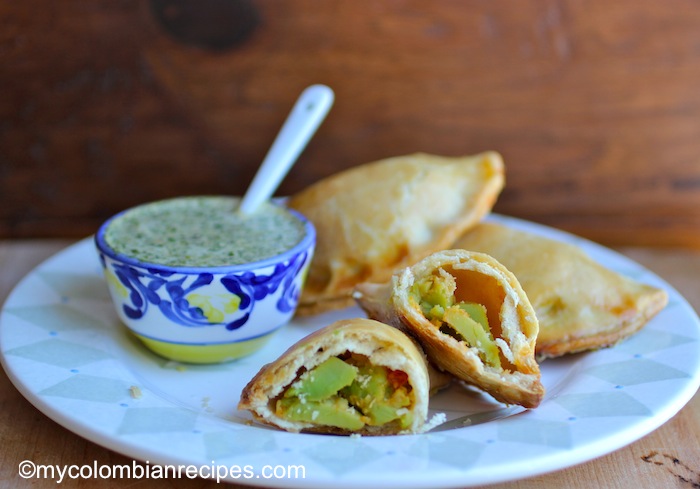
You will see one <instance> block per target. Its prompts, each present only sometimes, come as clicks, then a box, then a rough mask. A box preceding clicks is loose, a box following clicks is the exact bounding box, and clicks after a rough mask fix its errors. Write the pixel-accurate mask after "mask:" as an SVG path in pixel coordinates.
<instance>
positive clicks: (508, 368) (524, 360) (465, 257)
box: [354, 250, 545, 407]
mask: <svg viewBox="0 0 700 489" xmlns="http://www.w3.org/2000/svg"><path fill="white" fill-rule="evenodd" d="M354 297H355V299H356V300H357V302H358V304H360V306H361V307H362V308H363V309H364V310H365V312H366V313H367V315H368V316H369V317H371V318H374V319H377V320H379V321H383V322H386V323H387V324H391V325H393V326H396V327H398V328H399V329H402V330H404V331H406V332H408V333H409V334H411V335H413V336H414V337H415V338H416V340H417V341H418V343H419V344H420V345H421V346H422V347H423V349H424V350H425V352H426V354H427V356H428V359H429V360H430V362H432V363H433V364H435V365H436V366H437V367H439V368H440V369H442V370H444V371H447V372H450V373H451V374H452V375H454V376H455V377H457V378H459V379H461V380H463V381H465V382H467V383H469V384H472V385H474V386H477V387H479V388H480V389H482V390H484V391H485V392H488V393H489V394H491V395H492V396H493V397H494V398H495V399H497V400H499V401H501V402H504V403H506V404H519V405H522V406H525V407H536V406H537V405H539V403H540V402H541V401H542V398H543V396H544V391H545V390H544V387H543V385H542V383H541V378H540V369H539V365H538V364H537V362H536V361H535V357H534V351H535V341H536V338H537V333H538V322H537V317H536V315H535V311H534V309H533V308H532V306H531V305H530V302H529V301H528V298H527V296H526V295H525V292H524V291H523V289H522V288H521V287H520V284H519V283H518V281H517V279H516V278H515V276H514V275H513V274H512V273H510V272H509V271H508V270H507V269H506V268H505V267H504V266H503V265H501V264H500V263H499V262H498V261H496V260H495V259H494V258H492V257H490V256H488V255H485V254H483V253H476V252H470V251H465V250H447V251H441V252H437V253H433V254H432V255H430V256H428V257H426V258H424V259H423V260H421V261H419V262H418V263H416V264H415V265H413V266H412V267H408V268H405V269H404V270H402V271H400V272H398V273H397V274H396V275H394V277H393V278H392V280H391V281H390V282H388V283H385V284H371V283H363V284H359V285H358V286H357V287H356V289H355V294H354Z"/></svg>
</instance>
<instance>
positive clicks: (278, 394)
mask: <svg viewBox="0 0 700 489" xmlns="http://www.w3.org/2000/svg"><path fill="white" fill-rule="evenodd" d="M429 390H430V384H429V376H428V369H427V362H426V360H425V357H424V355H423V353H422V352H421V351H420V349H419V348H418V347H417V346H416V344H415V343H414V342H413V341H412V340H411V339H410V338H409V337H408V336H406V335H405V334H403V333H402V332H401V331H399V330H397V329H396V328H392V327H391V326H387V325H386V324H382V323H379V322H377V321H373V320H370V319H366V318H358V319H348V320H341V321H337V322H335V323H333V324H331V325H329V326H327V327H325V328H323V329H320V330H318V331H316V332H315V333H312V334H311V335H309V336H307V337H306V338H304V339H302V340H300V341H299V342H297V343H296V344H294V345H292V346H291V347H290V348H289V349H288V350H287V351H286V352H285V353H284V354H282V356H280V358H278V359H277V360H275V361H274V362H272V363H270V364H267V365H265V366H264V367H263V368H262V369H261V370H260V372H258V374H257V375H256V376H255V377H254V378H253V379H252V380H251V381H250V382H249V383H248V385H247V386H246V387H245V388H244V389H243V392H242V394H241V400H240V403H239V405H238V407H239V409H247V410H250V411H251V412H252V413H253V416H254V417H255V418H256V419H258V420H259V421H261V422H263V423H266V424H270V425H273V426H277V427H279V428H282V429H284V430H287V431H293V432H298V431H304V432H318V433H334V434H353V433H356V434H362V435H386V434H404V433H419V432H421V431H422V430H423V429H425V428H426V427H427V426H426V417H427V415H428V396H429Z"/></svg>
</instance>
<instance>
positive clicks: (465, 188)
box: [288, 152, 504, 315]
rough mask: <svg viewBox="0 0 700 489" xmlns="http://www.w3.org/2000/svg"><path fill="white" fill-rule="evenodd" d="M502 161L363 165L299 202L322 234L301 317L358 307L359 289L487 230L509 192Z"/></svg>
mask: <svg viewBox="0 0 700 489" xmlns="http://www.w3.org/2000/svg"><path fill="white" fill-rule="evenodd" d="M503 174H504V168H503V161H502V159H501V156H500V155H499V154H498V153H494V152H486V153H482V154H478V155H475V156H468V157H459V158H450V157H441V156H434V155H428V154H422V153H418V154H413V155H409V156H400V157H394V158H388V159H385V160H380V161H376V162H373V163H368V164H365V165H360V166H357V167H354V168H351V169H349V170H346V171H343V172H341V173H338V174H335V175H333V176H331V177H328V178H326V179H323V180H321V181H319V182H317V183H315V184H314V185H312V186H310V187H309V188H307V189H305V190H303V191H301V192H300V193H298V194H296V195H293V196H292V197H291V198H290V199H289V201H288V205H289V207H291V208H293V209H296V210H297V211H299V212H301V213H302V214H304V215H305V216H306V217H307V218H309V220H310V221H311V222H312V223H313V224H314V226H315V227H316V233H317V242H316V251H315V254H314V259H313V261H312V262H311V267H310V270H309V274H308V277H307V281H306V285H305V287H304V290H303V292H302V296H301V300H300V303H299V308H298V310H297V313H298V314H300V315H304V314H315V313H318V312H323V311H327V310H331V309H335V308H342V307H347V306H349V305H351V304H352V297H351V294H352V289H353V287H354V286H355V285H356V284H358V283H360V282H364V281H373V282H380V281H384V280H388V278H389V277H390V276H391V274H392V273H393V272H394V271H395V270H398V269H399V268H401V267H405V266H408V265H410V264H412V263H414V262H415V261H417V260H419V259H420V258H422V257H424V256H427V255H428V254H430V253H432V252H434V251H438V250H441V249H444V248H445V247H447V246H448V245H449V244H450V243H452V242H453V241H454V240H455V239H457V238H458V237H459V236H460V235H461V234H462V233H463V232H464V231H466V230H467V229H469V228H471V227H472V226H474V225H475V224H476V223H477V222H479V221H480V220H481V219H482V218H483V217H484V216H485V215H486V214H487V213H488V212H490V210H491V208H492V207H493V204H494V202H495V201H496V198H497V197H498V195H499V193H500V191H501V189H502V188H503V185H504V176H503Z"/></svg>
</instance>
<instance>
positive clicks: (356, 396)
mask: <svg viewBox="0 0 700 489" xmlns="http://www.w3.org/2000/svg"><path fill="white" fill-rule="evenodd" d="M273 402H274V408H275V414H276V415H277V416H279V417H281V418H284V419H288V420H290V421H299V422H305V423H312V424H316V425H322V426H334V427H336V428H340V429H345V430H349V431H357V430H360V429H362V428H364V427H365V426H366V425H368V426H384V425H386V424H388V423H397V424H398V426H399V428H400V429H407V428H408V427H409V426H410V425H411V423H412V421H413V417H412V415H411V412H410V411H409V409H408V407H409V406H410V405H411V402H412V396H411V386H410V384H409V382H408V375H407V374H406V373H405V372H403V371H400V370H392V369H390V368H388V367H384V366H382V365H373V364H372V363H371V362H370V361H369V359H368V358H367V357H366V356H365V355H360V354H356V353H346V354H344V355H342V356H340V357H330V358H328V359H327V360H325V361H324V362H322V363H320V364H319V365H317V366H316V367H314V368H312V369H311V370H307V371H306V372H304V373H302V374H301V375H300V376H299V377H298V378H297V380H295V381H294V382H293V383H292V384H291V385H290V386H289V387H288V388H287V389H286V390H285V391H284V393H283V394H282V395H281V396H280V397H279V398H277V399H276V400H275V401H273Z"/></svg>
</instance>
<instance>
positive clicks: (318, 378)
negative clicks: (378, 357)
mask: <svg viewBox="0 0 700 489" xmlns="http://www.w3.org/2000/svg"><path fill="white" fill-rule="evenodd" d="M357 372H358V369H357V367H355V366H353V365H350V364H348V363H345V362H344V361H342V360H341V359H340V358H338V357H330V358H329V359H328V360H326V361H324V362H323V363H320V364H319V365H317V366H316V367H314V368H313V369H311V370H309V371H307V372H304V373H303V374H302V375H301V377H299V380H297V381H296V382H294V383H293V384H292V385H291V387H290V388H289V389H287V392H285V393H284V397H302V398H304V399H305V400H307V401H321V400H323V399H328V398H329V397H331V396H333V395H335V394H337V393H338V391H339V390H340V389H342V388H343V387H346V386H348V385H350V384H351V383H352V381H353V380H354V379H355V377H356V376H357Z"/></svg>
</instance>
